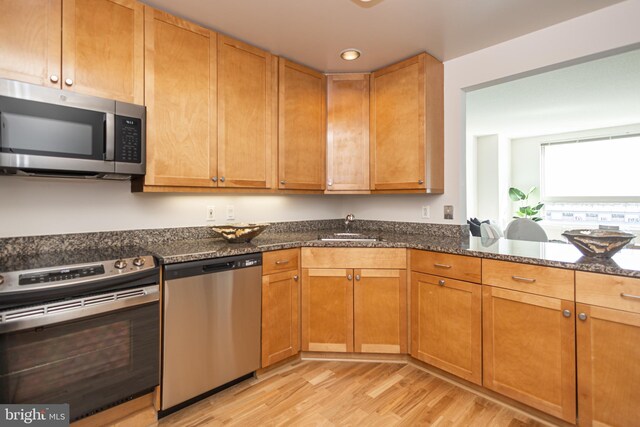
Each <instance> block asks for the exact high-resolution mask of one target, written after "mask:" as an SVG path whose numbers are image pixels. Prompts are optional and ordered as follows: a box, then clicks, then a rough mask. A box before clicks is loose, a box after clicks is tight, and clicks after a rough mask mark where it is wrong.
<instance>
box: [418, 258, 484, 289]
mask: <svg viewBox="0 0 640 427" xmlns="http://www.w3.org/2000/svg"><path fill="white" fill-rule="evenodd" d="M480 263H481V261H480V258H475V257H470V256H464V255H452V254H444V253H439V252H428V251H416V250H412V251H411V271H419V272H421V273H427V274H433V275H436V276H444V277H450V278H452V279H459V280H465V281H467V282H480V277H481V275H480V272H481V267H480Z"/></svg>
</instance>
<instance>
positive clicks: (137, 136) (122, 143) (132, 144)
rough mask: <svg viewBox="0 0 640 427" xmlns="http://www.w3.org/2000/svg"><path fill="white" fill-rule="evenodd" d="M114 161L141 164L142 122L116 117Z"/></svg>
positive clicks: (131, 118) (130, 118)
mask: <svg viewBox="0 0 640 427" xmlns="http://www.w3.org/2000/svg"><path fill="white" fill-rule="evenodd" d="M116 161H117V162H125V163H141V162H142V120H140V119H136V118H133V117H124V116H116Z"/></svg>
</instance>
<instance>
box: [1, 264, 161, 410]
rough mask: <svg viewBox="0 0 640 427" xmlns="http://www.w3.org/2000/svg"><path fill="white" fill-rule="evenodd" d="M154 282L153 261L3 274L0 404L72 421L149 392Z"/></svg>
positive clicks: (155, 363) (153, 365)
mask: <svg viewBox="0 0 640 427" xmlns="http://www.w3.org/2000/svg"><path fill="white" fill-rule="evenodd" d="M0 271H1V270H0ZM159 280H160V273H159V267H158V266H156V263H155V260H154V258H153V257H151V256H139V257H132V258H125V259H112V260H109V261H98V262H90V263H80V264H69V265H64V266H58V267H44V268H37V269H30V270H22V271H10V272H0V402H2V403H31V404H39V403H41V404H49V403H68V404H69V405H70V411H71V420H72V421H73V420H77V419H80V418H83V417H85V416H88V415H91V414H93V413H95V412H98V411H101V410H103V409H107V408H109V407H111V406H114V405H116V404H118V403H122V402H124V401H127V400H130V399H132V398H134V397H137V396H140V395H142V394H145V393H148V392H150V391H152V390H153V389H154V388H155V387H156V386H157V385H158V384H159V323H160V322H159V305H158V299H159V298H158V290H159Z"/></svg>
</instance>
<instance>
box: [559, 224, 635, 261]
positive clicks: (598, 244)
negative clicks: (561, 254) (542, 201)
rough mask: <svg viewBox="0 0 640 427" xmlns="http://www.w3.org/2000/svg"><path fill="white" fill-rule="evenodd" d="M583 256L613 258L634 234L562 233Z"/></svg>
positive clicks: (570, 231)
mask: <svg viewBox="0 0 640 427" xmlns="http://www.w3.org/2000/svg"><path fill="white" fill-rule="evenodd" d="M562 235H563V236H565V237H566V238H567V240H569V242H570V243H571V244H573V246H575V247H576V248H578V250H579V251H580V252H582V254H583V255H585V256H588V257H595V258H611V257H612V256H613V255H615V254H616V253H617V252H618V251H619V250H620V249H622V248H624V247H625V246H626V245H627V244H628V243H629V242H630V241H631V240H632V239H633V238H634V237H636V236H635V235H634V234H631V233H625V232H623V231H615V230H599V229H595V230H568V231H565V232H564V233H562Z"/></svg>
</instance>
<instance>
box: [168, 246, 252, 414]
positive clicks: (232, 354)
mask: <svg viewBox="0 0 640 427" xmlns="http://www.w3.org/2000/svg"><path fill="white" fill-rule="evenodd" d="M261 276H262V254H250V255H241V256H234V257H227V258H218V259H213V260H206V261H194V262H186V263H181V264H174V265H167V266H165V268H164V294H163V301H164V321H163V325H164V329H163V359H162V360H163V363H162V412H161V415H165V414H167V413H170V412H173V410H176V409H179V408H181V407H183V406H186V405H188V404H190V403H193V402H194V401H196V400H198V399H199V398H203V397H205V396H207V395H209V394H211V393H212V392H215V389H216V388H218V387H220V386H223V385H225V384H227V383H229V382H232V381H234V380H237V379H239V378H242V377H243V376H246V375H247V374H251V373H253V372H254V371H256V370H257V369H258V368H260V322H261V316H260V310H261V286H262V283H261Z"/></svg>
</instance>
